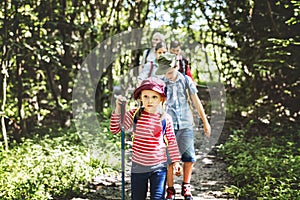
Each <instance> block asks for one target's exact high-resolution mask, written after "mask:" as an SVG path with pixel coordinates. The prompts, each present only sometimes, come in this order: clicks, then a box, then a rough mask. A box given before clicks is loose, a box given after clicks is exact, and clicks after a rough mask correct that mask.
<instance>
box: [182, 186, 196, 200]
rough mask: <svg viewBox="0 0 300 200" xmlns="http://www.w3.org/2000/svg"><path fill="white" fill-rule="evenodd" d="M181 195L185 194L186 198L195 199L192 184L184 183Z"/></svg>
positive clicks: (187, 199) (185, 199) (186, 199)
mask: <svg viewBox="0 0 300 200" xmlns="http://www.w3.org/2000/svg"><path fill="white" fill-rule="evenodd" d="M181 195H182V196H184V200H193V197H192V193H191V185H190V184H182V186H181Z"/></svg>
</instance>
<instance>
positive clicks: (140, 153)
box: [110, 109, 180, 166]
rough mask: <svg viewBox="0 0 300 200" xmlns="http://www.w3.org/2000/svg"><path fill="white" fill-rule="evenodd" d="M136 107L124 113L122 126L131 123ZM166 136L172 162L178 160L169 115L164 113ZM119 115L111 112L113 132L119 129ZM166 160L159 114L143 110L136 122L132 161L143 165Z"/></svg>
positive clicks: (130, 124) (128, 125)
mask: <svg viewBox="0 0 300 200" xmlns="http://www.w3.org/2000/svg"><path fill="white" fill-rule="evenodd" d="M135 111H136V109H132V110H130V111H128V112H126V114H125V118H124V128H125V130H128V129H130V128H131V127H132V125H133V115H134V112H135ZM165 116H166V138H167V141H168V151H169V154H170V157H171V160H172V162H179V161H180V154H179V150H178V146H177V142H176V137H175V134H174V129H173V122H172V118H171V116H170V115H168V114H166V115H165ZM120 121H121V115H120V114H115V113H113V114H112V116H111V122H110V131H111V132H112V133H113V134H116V133H119V132H120V131H121V126H120ZM166 161H167V157H166V144H165V142H164V140H163V134H162V124H161V117H160V114H152V113H148V112H146V111H143V112H142V114H141V116H140V117H139V119H138V121H137V124H136V131H135V133H134V141H133V146H132V162H135V163H137V164H140V165H143V166H154V165H158V164H161V163H165V162H166Z"/></svg>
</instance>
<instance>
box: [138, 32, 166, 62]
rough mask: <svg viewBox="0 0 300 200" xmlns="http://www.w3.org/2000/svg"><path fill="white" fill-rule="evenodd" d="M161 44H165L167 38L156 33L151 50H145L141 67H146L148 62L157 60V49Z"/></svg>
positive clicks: (153, 36)
mask: <svg viewBox="0 0 300 200" xmlns="http://www.w3.org/2000/svg"><path fill="white" fill-rule="evenodd" d="M159 42H165V36H164V35H163V34H161V33H160V32H155V33H154V34H153V35H152V38H151V48H148V49H145V50H144V52H143V57H142V60H141V62H140V65H144V64H146V63H147V62H150V61H152V60H154V59H155V58H156V55H155V47H156V45H157V43H159Z"/></svg>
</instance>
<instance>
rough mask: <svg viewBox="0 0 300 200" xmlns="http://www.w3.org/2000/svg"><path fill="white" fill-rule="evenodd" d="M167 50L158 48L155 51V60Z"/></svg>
mask: <svg viewBox="0 0 300 200" xmlns="http://www.w3.org/2000/svg"><path fill="white" fill-rule="evenodd" d="M167 51H168V50H167V49H166V48H163V47H162V48H159V49H157V50H156V51H155V54H156V59H158V58H159V56H161V55H162V54H165V53H166V52H167Z"/></svg>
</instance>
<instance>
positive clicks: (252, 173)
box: [221, 130, 300, 199]
mask: <svg viewBox="0 0 300 200" xmlns="http://www.w3.org/2000/svg"><path fill="white" fill-rule="evenodd" d="M297 134H298V135H297ZM244 135H245V133H244V131H241V130H238V131H235V132H234V134H233V135H231V137H230V139H229V141H227V142H226V144H225V145H223V146H222V148H221V149H222V150H221V152H222V154H224V157H226V161H227V163H228V172H229V173H230V174H231V176H232V178H233V180H234V183H235V185H233V186H231V187H229V188H228V189H227V191H228V192H229V193H232V194H233V195H235V196H236V197H239V198H240V199H300V187H299V177H300V156H299V153H300V148H299V142H298V141H299V140H298V139H299V136H300V132H298V133H295V134H294V135H293V134H292V133H291V135H287V136H280V137H262V136H256V137H253V138H248V139H246V138H245V137H244Z"/></svg>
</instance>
